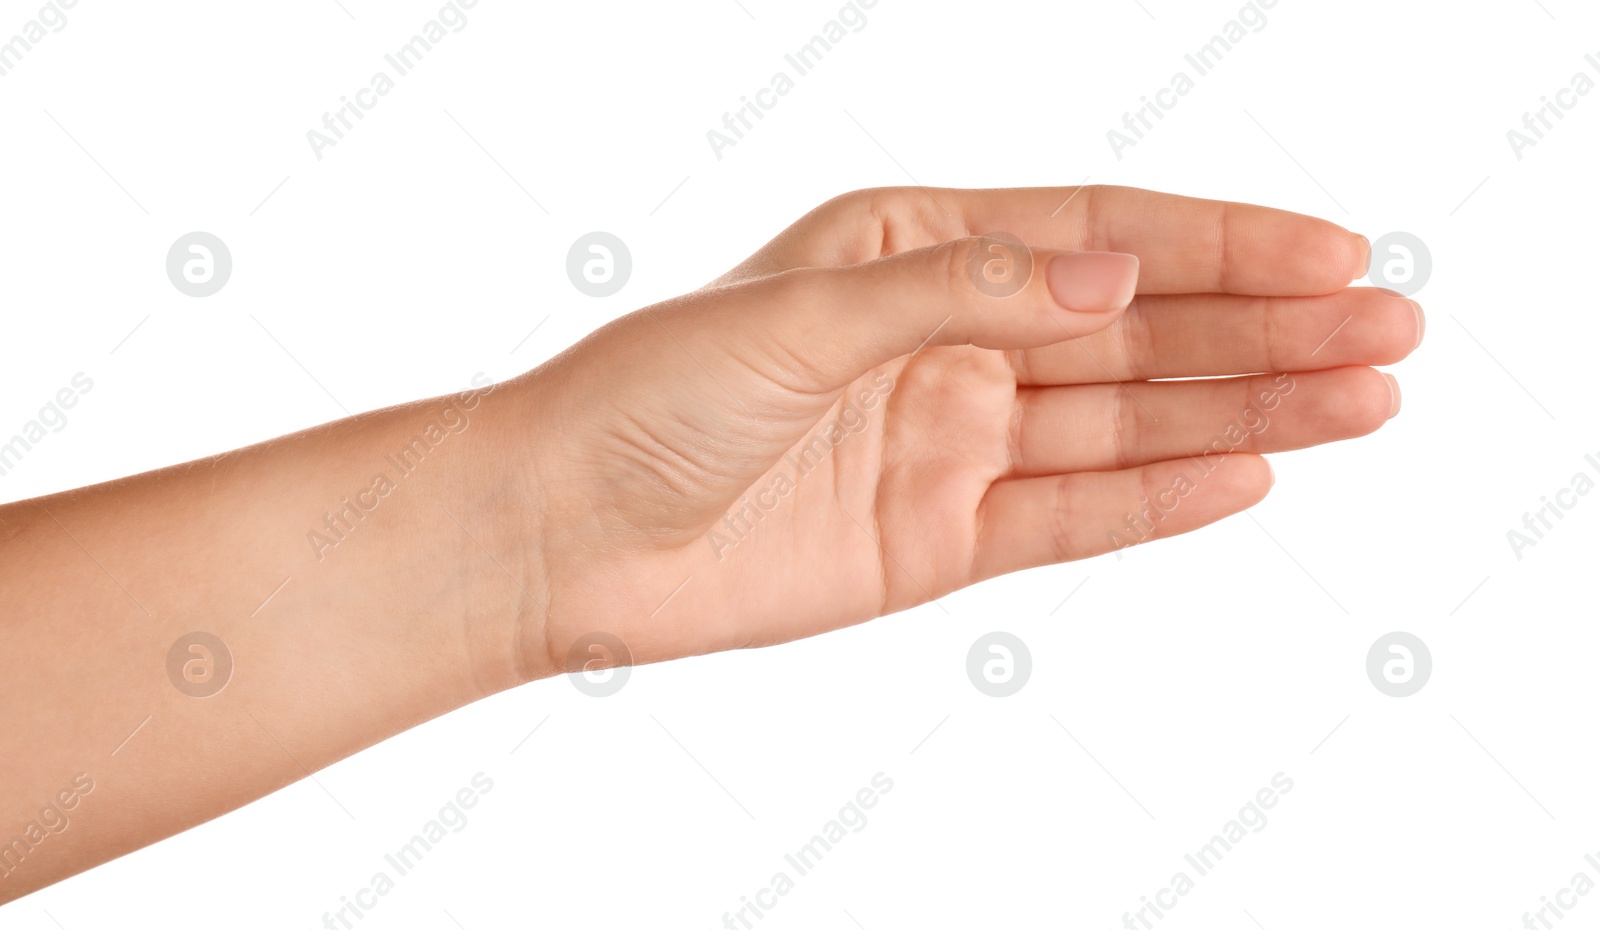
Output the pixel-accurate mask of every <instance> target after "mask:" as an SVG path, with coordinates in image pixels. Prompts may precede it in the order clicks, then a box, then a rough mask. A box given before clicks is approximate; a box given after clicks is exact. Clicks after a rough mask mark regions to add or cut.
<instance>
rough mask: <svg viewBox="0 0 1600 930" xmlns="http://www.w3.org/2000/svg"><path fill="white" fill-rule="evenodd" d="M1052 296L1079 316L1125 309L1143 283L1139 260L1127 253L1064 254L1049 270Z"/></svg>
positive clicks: (1056, 258)
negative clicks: (1140, 278)
mask: <svg viewBox="0 0 1600 930" xmlns="http://www.w3.org/2000/svg"><path fill="white" fill-rule="evenodd" d="M1045 279H1046V281H1047V282H1048V284H1049V286H1050V296H1051V297H1054V298H1055V299H1056V303H1058V304H1060V305H1061V306H1063V307H1065V308H1067V309H1068V310H1072V311H1075V312H1078V313H1106V312H1109V311H1112V310H1121V309H1122V308H1123V307H1126V306H1127V305H1128V302H1129V301H1131V300H1133V292H1134V289H1135V288H1136V287H1138V284H1139V257H1138V256H1137V255H1129V254H1127V253H1126V252H1064V253H1062V254H1060V255H1057V256H1056V257H1055V258H1052V259H1050V265H1049V267H1048V268H1047V269H1046V270H1045Z"/></svg>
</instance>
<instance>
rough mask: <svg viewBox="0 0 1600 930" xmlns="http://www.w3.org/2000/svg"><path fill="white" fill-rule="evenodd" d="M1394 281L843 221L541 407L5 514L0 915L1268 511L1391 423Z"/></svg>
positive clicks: (1334, 258)
mask: <svg viewBox="0 0 1600 930" xmlns="http://www.w3.org/2000/svg"><path fill="white" fill-rule="evenodd" d="M996 232H1004V233H1007V234H1009V236H1010V237H1006V236H998V235H997V236H992V237H986V236H987V234H990V233H996ZM1022 243H1026V246H1023V245H1022ZM1366 261H1367V246H1366V243H1365V241H1364V240H1362V239H1361V238H1360V237H1358V236H1355V235H1353V234H1351V233H1348V232H1346V231H1344V230H1342V229H1339V228H1338V227H1336V226H1333V225H1331V224H1329V223H1325V222H1323V221H1321V220H1316V219H1311V218H1309V217H1303V216H1295V215H1293V214H1288V213H1281V212H1278V211H1275V210H1267V209H1264V208H1261V207H1250V206H1240V205H1237V204H1224V203H1214V202H1208V201H1200V200H1189V199H1185V198H1181V197H1171V196H1166V195H1161V194H1152V193H1147V192H1143V191H1135V190H1122V189H1115V188H1083V189H1081V190H1071V189H1047V190H1013V191H949V190H933V191H925V190H917V189H905V190H882V191H866V192H862V193H857V194H849V195H846V196H844V197H841V198H838V199H836V200H834V201H832V202H830V203H828V204H826V205H824V206H822V207H821V208H819V209H818V210H816V211H814V212H813V213H812V214H811V215H810V216H807V217H806V218H804V219H802V220H801V221H800V222H799V223H797V224H796V225H795V226H793V227H792V228H790V229H789V230H787V231H785V232H784V233H783V234H781V235H779V236H778V238H776V239H774V240H773V241H772V242H771V243H770V244H768V245H767V247H766V248H764V249H762V250H761V251H760V252H757V253H756V254H755V255H754V256H752V257H751V258H750V259H749V260H748V261H746V262H744V263H743V264H742V265H740V266H739V267H738V268H736V269H734V270H733V271H732V272H730V273H729V274H728V275H727V276H726V277H724V278H723V279H722V280H720V281H718V282H716V283H715V284H713V285H711V286H708V287H706V288H705V289H703V290H701V291H698V292H696V293H694V294H690V295H688V296H685V297H681V298H678V299H676V300H670V301H666V302H664V303H661V304H657V305H655V306H653V307H648V308H646V309H644V310H640V311H639V312H637V313H634V314H631V315H629V316H627V317H624V318H622V319H620V320H618V321H616V322H614V323H612V324H611V325H609V326H606V327H605V328H603V329H601V330H599V331H598V332H596V333H594V334H593V335H591V336H590V337H589V338H587V339H585V340H584V341H583V342H582V343H580V344H579V345H577V346H576V347H574V348H572V349H571V350H569V351H567V352H565V353H563V354H562V355H560V356H558V357H556V358H555V359H553V360H552V361H550V362H549V363H548V364H546V365H544V366H542V367H540V368H539V369H537V370H535V371H533V372H530V373H528V374H527V375H524V376H522V377H520V378H517V379H515V380H514V381H512V382H510V383H508V384H503V385H498V386H494V387H493V388H492V389H488V388H485V389H484V390H480V391H476V392H468V393H466V394H462V395H455V396H451V397H445V398H435V399H433V400H427V401H420V402H417V403H414V404H406V405H402V406H398V407H391V408H389V409H386V410H379V411H373V412H371V413H365V414H362V415H361V416H358V417H352V418H350V419H348V420H341V421H339V422H337V423H331V424H327V425H324V426H320V427H316V428H313V429H309V430H305V431H303V432H300V433H297V434H294V435H291V436H284V437H281V438H278V439H274V440H271V441H269V442H264V443H259V444H257V445H254V446H250V447H248V448H245V449H240V450H236V451H233V452H227V453H224V454H222V455H217V456H214V457H212V458H210V459H205V460H201V461H198V462H191V463H188V464H185V465H177V466H173V467H171V468H165V469H161V470H159V471H153V472H148V473H145V474H142V475H135V476H132V477H129V478H123V479H119V480H117V481H111V482H107V483H104V484H99V485H95V486H92V487H88V488H80V489H77V490H72V491H66V492H63V493H60V494H54V495H50V496H48V497H42V498H38V499H35V500H28V501H20V502H16V503H12V504H6V505H4V506H0V706H3V707H6V708H7V709H8V711H9V712H10V713H11V714H12V716H14V717H15V718H17V719H19V720H22V721H26V724H25V725H23V726H17V727H5V728H0V759H4V760H6V764H5V765H0V824H12V825H19V824H20V825H22V826H21V827H18V828H17V829H18V831H19V832H16V833H15V834H14V835H13V834H6V835H8V836H12V844H11V845H10V846H9V847H6V849H7V853H6V855H5V856H0V902H3V901H5V900H9V899H12V898H15V897H17V896H19V895H22V894H26V893H27V892H29V891H31V890H33V889H36V888H40V887H43V886H45V885H47V884H49V883H51V882H53V881H57V880H59V879H60V878H62V877H64V876H67V875H70V874H73V873H74V872H78V871H82V870H83V869H86V868H88V867H90V866H92V865H94V864H96V863H99V862H103V861H105V860H107V859H109V858H112V857H114V856H117V855H121V854H122V853H125V852H128V851H130V850H133V849H137V848H139V847H140V846H144V845H146V844H148V843H151V842H154V841H155V840H157V839H160V838H162V837H165V836H170V835H172V834H173V833H176V832H178V831H180V830H184V829H187V828H188V827H191V826H194V825H195V824H198V823H202V822H204V821H205V820H208V819H210V818H212V817H215V816H217V815H218V814H221V813H223V812H225V811H228V810H232V809H234V808H236V807H239V806H240V805H243V804H245V803H248V802H249V801H252V800H254V799H256V798H259V797H261V796H263V795H265V794H268V793H270V792H272V791H274V790H276V789H278V788H281V787H283V786H284V785H286V784H289V783H290V782H293V781H295V780H297V779H300V778H303V777H305V776H306V775H307V774H309V773H310V772H313V771H316V770H317V769H320V768H322V767H324V766H326V765H328V764H330V763H332V762H334V761H335V760H338V759H341V758H344V757H345V756H348V755H350V754H351V753H354V752H356V751H358V750H360V749H362V748H364V747H366V746H370V745H372V744H373V743H376V742H378V741H379V740H381V739H383V738H385V737H387V736H390V735H392V734H394V733H398V732H400V731H401V730H404V729H407V728H408V727H412V726H415V725H417V724H418V723H421V722H422V721H424V720H428V719H430V718H432V717H436V716H438V715H439V714H442V713H445V712H446V711H449V710H451V709H454V708H456V707H460V706H461V705H463V704H466V703H470V702H471V701H474V700H477V699H479V698H481V697H484V696H485V695H487V694H491V693H494V692H496V691H500V690H504V689H506V688H509V687H513V686H515V685H517V684H520V683H522V682H525V681H528V680H531V679H534V678H539V677H542V676H546V675H552V674H555V673H557V672H560V671H565V670H576V669H579V668H583V667H585V666H590V667H593V666H597V665H605V664H610V663H613V662H616V661H625V662H647V661H658V660H662V659H670V658H673V657H676V656H684V655H693V654H696V653H704V652H710V651H713V650H717V649H728V648H733V647H741V646H755V645H763V644H767V643H777V642H782V641H785V640H791V639H795V638H797V637H802V636H809V635H813V634H816V633H821V632H823V631H826V630H831V629H834V628H837V627H840V626H844V625H846V624H850V623H857V622H860V621H862V620H866V619H869V618H871V617H875V616H878V615H879V614H883V613H887V612H889V611H895V610H901V609H904V608H907V607H910V606H912V605H915V604H919V603H921V602H923V601H926V600H929V599H930V598H935V597H938V596H940V595H942V594H944V593H946V592H949V591H951V590H954V589H956V588H959V587H961V586H963V585H968V584H972V583H974V582H977V581H980V580H982V579H984V578H989V577H992V576H994V575H998V574H1001V573H1004V572H1010V571H1016V570H1018V569H1022V568H1027V567H1030V566H1035V565H1044V564H1048V563H1051V562H1060V561H1066V560H1070V559H1079V558H1084V557H1087V556H1091V555H1095V554H1097V553H1101V552H1106V551H1108V550H1110V549H1113V548H1116V547H1118V546H1123V545H1130V544H1133V543H1135V542H1141V541H1144V540H1147V539H1153V538H1157V537H1160V536H1167V535H1171V534H1173V533H1179V532H1183V531H1186V530H1191V529H1195V528H1197V527H1200V526H1203V525H1205V524H1207V523H1210V522H1212V521H1214V520H1217V519H1220V518H1221V517H1224V516H1226V515H1228V514H1231V513H1234V512H1237V511H1239V510H1241V509H1243V508H1245V507H1249V506H1250V505H1251V504H1254V503H1255V502H1256V501H1258V500H1260V499H1261V496H1262V495H1263V494H1265V493H1266V491H1267V488H1268V486H1269V485H1270V484H1271V476H1270V472H1269V471H1268V470H1267V467H1266V464H1265V462H1264V461H1263V460H1262V459H1261V458H1260V453H1262V452H1270V451H1274V450H1281V449H1292V448H1298V447H1302V446H1307V445H1312V444H1315V443H1320V442H1328V441H1330V440H1334V439H1342V438H1347V437H1350V436H1357V435H1360V434H1362V433H1366V432H1369V431H1370V430H1372V429H1375V428H1376V427H1377V426H1379V425H1380V424H1382V423H1383V421H1384V420H1385V419H1387V418H1388V417H1389V416H1390V415H1392V413H1393V412H1394V410H1395V409H1396V408H1397V406H1398V403H1399V401H1398V394H1397V393H1396V392H1395V391H1394V389H1393V384H1392V382H1391V381H1390V380H1389V379H1388V378H1387V377H1386V376H1384V375H1380V374H1379V373H1377V372H1376V371H1373V370H1372V369H1371V368H1369V367H1366V366H1369V365H1376V364H1383V363H1387V362H1393V361H1396V360H1398V359H1400V358H1402V357H1404V356H1405V355H1406V354H1407V353H1408V352H1410V351H1411V349H1412V348H1413V347H1414V346H1415V345H1416V344H1417V340H1418V338H1419V337H1420V335H1421V328H1422V319H1421V315H1420V313H1419V311H1418V310H1417V308H1416V305H1415V304H1413V303H1412V302H1410V301H1408V300H1405V299H1403V298H1399V297H1396V296H1393V295H1390V294H1388V293H1385V292H1380V291H1374V290H1369V289H1347V288H1346V287H1345V285H1346V284H1347V283H1348V282H1349V281H1350V280H1351V279H1352V278H1354V277H1356V276H1357V275H1359V274H1361V273H1362V272H1363V270H1364V267H1365V264H1366ZM1135 294H1137V296H1135ZM1130 300H1131V304H1130ZM1197 376H1198V377H1201V378H1203V379H1204V380H1169V379H1194V378H1196V377H1197ZM1215 376H1229V377H1215ZM402 460H404V461H402ZM590 634H605V637H615V638H616V639H620V641H621V644H620V646H619V645H618V644H617V643H616V642H615V641H614V640H611V639H607V638H605V637H601V638H600V639H599V640H598V641H597V640H596V639H595V638H593V637H591V636H590ZM596 646H598V648H594V647H596ZM63 656H67V657H69V658H70V661H69V662H68V663H67V664H66V665H63V664H62V657H63ZM69 788H72V789H73V790H70V791H69V790H68V789H69ZM74 792H76V793H74ZM67 811H70V817H69V816H68V814H67V813H66V812H67ZM69 821H70V828H68V824H69Z"/></svg>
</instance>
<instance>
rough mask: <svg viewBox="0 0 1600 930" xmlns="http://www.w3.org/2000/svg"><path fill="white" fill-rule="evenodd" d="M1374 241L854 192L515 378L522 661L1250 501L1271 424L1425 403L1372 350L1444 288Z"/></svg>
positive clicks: (1412, 333) (1100, 200) (1198, 518)
mask: <svg viewBox="0 0 1600 930" xmlns="http://www.w3.org/2000/svg"><path fill="white" fill-rule="evenodd" d="M1019 240H1020V241H1019ZM1024 243H1025V246H1024V245H1023V244H1024ZM1368 258H1369V255H1368V246H1367V242H1366V240H1365V239H1363V238H1362V237H1360V236H1358V235H1355V234H1353V233H1351V232H1348V231H1346V230H1344V229H1341V228H1339V227H1338V226H1335V225H1333V224H1331V223H1328V222H1325V221H1322V220H1319V219H1314V218H1311V217H1306V216H1299V215H1296V214H1291V213H1285V212H1281V211H1277V210H1271V209H1267V208H1264V207H1256V206H1249V205H1242V204H1233V203H1223V202H1217V201H1205V200H1195V199H1191V198H1185V197H1176V196H1170V195H1165V194H1157V193H1152V192H1148V191H1141V190H1134V189H1126V188H1111V187H1083V188H1076V189H1073V188H1043V189H1027V190H993V191H966V190H924V189H919V188H896V189H883V190H869V191H860V192H856V193H852V194H847V195H844V196H842V197H839V198H836V199H835V200H832V201H830V202H829V203H827V204H824V205H823V206H821V207H819V208H818V209H816V210H814V211H812V213H810V214H809V215H807V216H806V217H804V218H803V219H801V220H800V221H799V222H798V223H796V224H795V225H794V226H792V227H790V228H789V229H787V230H785V231H784V232H783V233H781V234H780V235H779V236H778V237H777V238H776V239H774V240H773V241H772V242H771V243H769V244H768V245H767V246H766V247H765V248H763V249H761V250H760V251H759V252H757V253H756V254H755V255H754V256H752V257H751V258H750V259H748V260H747V261H745V262H744V263H743V264H741V265H740V266H739V267H737V268H735V269H734V270H733V271H731V272H729V273H728V274H727V275H725V276H724V277H723V278H721V279H719V280H718V281H716V282H714V283H713V284H711V285H709V286H707V287H706V288H704V289H702V290H700V291H697V292H695V293H693V294H689V295H687V296H684V297H681V298H677V299H674V300H669V301H665V302H663V303H660V304H657V305H654V306H651V307H647V308H645V309H643V310H640V311H638V312H636V313H633V314H630V315H629V316H626V317H624V318H622V319H620V320H617V321H616V322H614V323H612V324H611V325H609V326H606V327H604V328H602V329H601V330H599V331H597V332H596V333H594V334H592V335H591V336H590V337H588V338H587V339H585V340H583V341H582V342H581V343H579V344H578V345H577V346H575V347H574V348H573V349H571V350H570V351H568V352H566V353H564V354H562V355H560V356H558V357H557V358H555V359H554V360H552V361H551V362H550V363H548V364H547V365H545V366H543V367H541V368H540V369H538V370H536V371H534V372H532V373H530V375H528V376H526V377H525V378H524V379H522V381H521V382H519V383H518V384H517V385H516V393H517V396H518V398H519V399H518V400H516V401H514V402H515V403H517V404H518V405H520V408H521V410H522V411H523V418H524V419H525V421H526V422H527V423H528V424H529V428H528V429H527V431H526V434H525V436H526V447H525V450H523V451H522V454H521V455H520V456H518V457H517V460H518V461H519V462H523V463H528V467H526V468H520V469H519V470H518V471H517V475H518V476H520V477H516V478H512V479H509V480H512V481H514V482H515V481H524V482H526V485H525V487H523V488H521V490H522V491H523V493H524V494H525V496H526V498H527V499H528V500H530V501H532V502H534V503H533V504H532V506H530V507H528V508H526V509H524V511H523V513H524V518H525V519H526V521H527V523H528V538H529V539H531V540H534V541H535V542H533V543H532V544H531V545H530V546H529V548H528V550H527V557H528V566H529V567H528V577H529V578H530V579H535V580H537V585H533V584H530V585H529V587H528V591H529V592H530V593H529V595H528V596H527V597H525V598H523V599H522V606H521V625H522V628H523V635H522V636H521V637H520V639H519V643H520V645H519V647H518V648H519V649H521V650H522V654H521V655H519V656H518V657H517V659H518V661H519V662H520V667H521V670H522V675H523V677H524V678H537V677H541V676H543V675H548V674H553V673H557V672H561V671H570V670H575V669H578V668H581V667H584V666H585V665H586V664H591V665H605V664H610V662H611V661H631V662H635V663H639V662H650V661H659V660H664V659H671V658H675V657H678V656H684V655H694V654H700V653H706V652H712V651H716V650H721V649H728V648H737V647H748V646H761V645H768V644H773V643H779V642H785V641H788V640H792V639H796V638H800V637H805V636H811V635H814V634H817V633H821V632H825V631H828V630H832V629H836V628H838V627H842V626H846V625H849V624H853V623H858V622H860V621H863V620H868V619H871V618H873V617H876V616H879V615H882V614H885V613H890V612H893V611H898V610H904V609H906V608H908V607H912V606H915V605H917V604H920V603H923V602H925V601H928V600H931V599H933V598H937V597H939V596H941V595H944V594H946V593H948V592H950V591H953V590H955V589H957V588H960V587H963V586H966V585H970V584H974V583H976V582H978V581H982V580H984V579H985V578H990V577H993V576H995V575H999V574H1004V573H1006V572H1012V571H1017V570H1020V569H1024V568H1030V567H1034V566H1039V565H1047V564H1051V563H1055V562H1065V561H1071V560H1074V559H1082V558H1087V557H1090V556H1094V555H1098V554H1101V553H1104V552H1107V551H1110V550H1112V549H1115V548H1119V547H1121V546H1124V545H1130V544H1133V543H1136V542H1143V541H1146V540H1149V539H1155V538H1160V537H1164V536H1170V535H1173V534H1176V533H1182V532H1187V531H1189V530H1193V529H1197V528H1199V527H1202V526H1204V525H1206V524H1208V523H1211V522H1214V521H1216V520H1219V519H1221V518H1223V517H1225V516H1228V515H1230V514H1233V513H1237V512H1239V511H1241V510H1244V509H1245V508H1248V507H1250V506H1251V505H1253V504H1255V503H1256V502H1257V501H1259V500H1261V498H1262V497H1263V496H1264V495H1265V494H1266V493H1267V490H1268V488H1269V487H1270V486H1271V484H1272V475H1271V471H1270V469H1269V468H1268V466H1267V464H1266V462H1265V460H1264V459H1262V458H1261V456H1260V453H1264V452H1275V451H1282V450H1287V449H1297V448H1303V447H1306V446H1310V445H1316V444H1319V443H1324V442H1329V441H1333V440H1337V439H1347V438H1351V437H1354V436H1360V435H1363V434H1365V433H1368V432H1371V431H1372V430H1374V429H1376V428H1377V427H1379V426H1380V425H1382V424H1383V422H1384V421H1385V420H1387V419H1388V418H1390V417H1391V416H1393V415H1394V413H1395V412H1396V411H1397V410H1398V409H1399V403H1400V401H1399V392H1398V389H1397V387H1396V385H1395V382H1394V381H1393V379H1392V378H1391V377H1390V376H1388V375H1384V374H1381V373H1379V372H1377V371H1375V370H1373V369H1372V368H1371V367H1368V366H1372V365H1382V364H1388V363H1392V362H1396V361H1398V360H1400V359H1402V358H1404V357H1405V356H1406V355H1407V354H1409V353H1410V352H1411V350H1412V349H1413V348H1415V347H1416V345H1417V344H1418V343H1419V342H1420V340H1421V336H1422V327H1423V321H1422V314H1421V311H1420V308H1419V307H1418V306H1417V304H1415V303H1414V302H1413V301H1410V300H1408V299H1406V298H1403V297H1400V296H1398V295H1395V294H1392V293H1390V292H1386V291H1380V290H1374V289H1369V288H1349V287H1347V286H1346V285H1348V284H1349V282H1350V281H1351V280H1352V279H1354V278H1357V277H1359V276H1361V275H1362V274H1364V273H1365V271H1366V266H1367V261H1368ZM1130 300H1131V303H1130ZM1218 376H1224V377H1218ZM1197 378H1201V379H1204V380H1171V379H1197ZM536 590H537V591H540V592H542V596H538V595H535V594H533V593H532V592H533V591H536ZM592 633H606V634H610V635H612V636H615V637H617V638H619V639H620V640H621V641H622V644H623V646H624V648H625V654H624V655H622V656H620V657H617V658H616V659H613V658H612V657H611V656H610V654H609V651H607V650H605V649H596V650H591V649H590V644H591V642H592V641H593V640H592V638H586V637H588V634H592ZM613 649H614V647H613Z"/></svg>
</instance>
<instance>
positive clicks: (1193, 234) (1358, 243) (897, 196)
mask: <svg viewBox="0 0 1600 930" xmlns="http://www.w3.org/2000/svg"><path fill="white" fill-rule="evenodd" d="M992 232H1006V233H1010V234H1011V235H1014V236H1016V237H1017V238H1019V239H1021V240H1022V241H1023V242H1025V243H1027V244H1028V245H1030V246H1036V247H1040V248H1049V249H1063V250H1074V251H1105V252H1130V253H1132V254H1134V255H1137V256H1139V263H1140V274H1139V293H1141V294H1188V293H1229V294H1245V295H1260V296H1274V295H1277V296H1313V295H1318V294H1331V293H1333V292H1335V291H1338V290H1340V289H1341V288H1343V287H1345V286H1346V285H1348V284H1349V283H1350V282H1351V281H1353V280H1355V279H1356V278H1359V277H1361V276H1362V275H1364V274H1365V273H1366V271H1367V262H1368V260H1369V258H1370V255H1371V247H1370V246H1369V244H1368V243H1367V240H1366V239H1365V238H1364V237H1362V236H1360V235H1357V234H1356V233H1353V232H1350V231H1349V230H1347V229H1345V228H1343V227H1341V226H1339V225H1337V224H1335V223H1331V222H1329V221H1327V220H1324V219H1319V218H1317V217H1314V216H1306V215H1304V214H1300V213H1291V212H1289V211H1287V210H1276V209H1273V208H1271V207H1262V206H1257V205H1255V204H1246V203H1233V202H1230V201H1224V200H1205V199H1202V198H1198V197H1184V196H1180V195H1177V194H1164V193H1160V192H1158V191H1148V190H1141V189H1139V188H1133V187H1113V186H1104V185H1086V186H1080V187H1028V188H1000V189H993V190H964V189H957V188H920V187H887V188H875V189H871V190H863V191H855V192H852V193H849V194H845V195H843V196H840V197H836V198H834V199H833V200H831V201H829V202H828V203H826V204H824V205H823V206H821V207H819V208H817V209H816V210H813V211H812V212H811V213H810V214H808V215H807V216H806V217H805V218H804V219H802V220H801V221H800V222H798V223H796V224H795V225H794V226H792V227H790V228H789V229H787V230H785V231H784V232H783V233H782V234H780V235H779V236H778V237H777V238H776V239H774V240H773V241H772V242H771V243H770V244H769V245H768V246H767V248H765V249H763V250H762V252H761V253H758V254H757V255H756V256H753V257H752V258H751V260H750V261H749V262H747V263H746V264H745V265H744V266H741V269H742V270H743V271H745V272H746V273H750V272H756V271H777V270H785V269H786V268H793V267H802V266H807V265H819V264H825V265H848V264H855V263H858V262H863V261H868V260H871V259H874V258H880V257H883V256H884V255H889V254H893V253H895V252H902V251H906V250H908V249H915V248H922V247H924V246H929V245H934V244H936V243H939V242H945V241H949V240H951V239H958V238H961V237H964V236H971V235H983V234H986V233H992Z"/></svg>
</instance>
